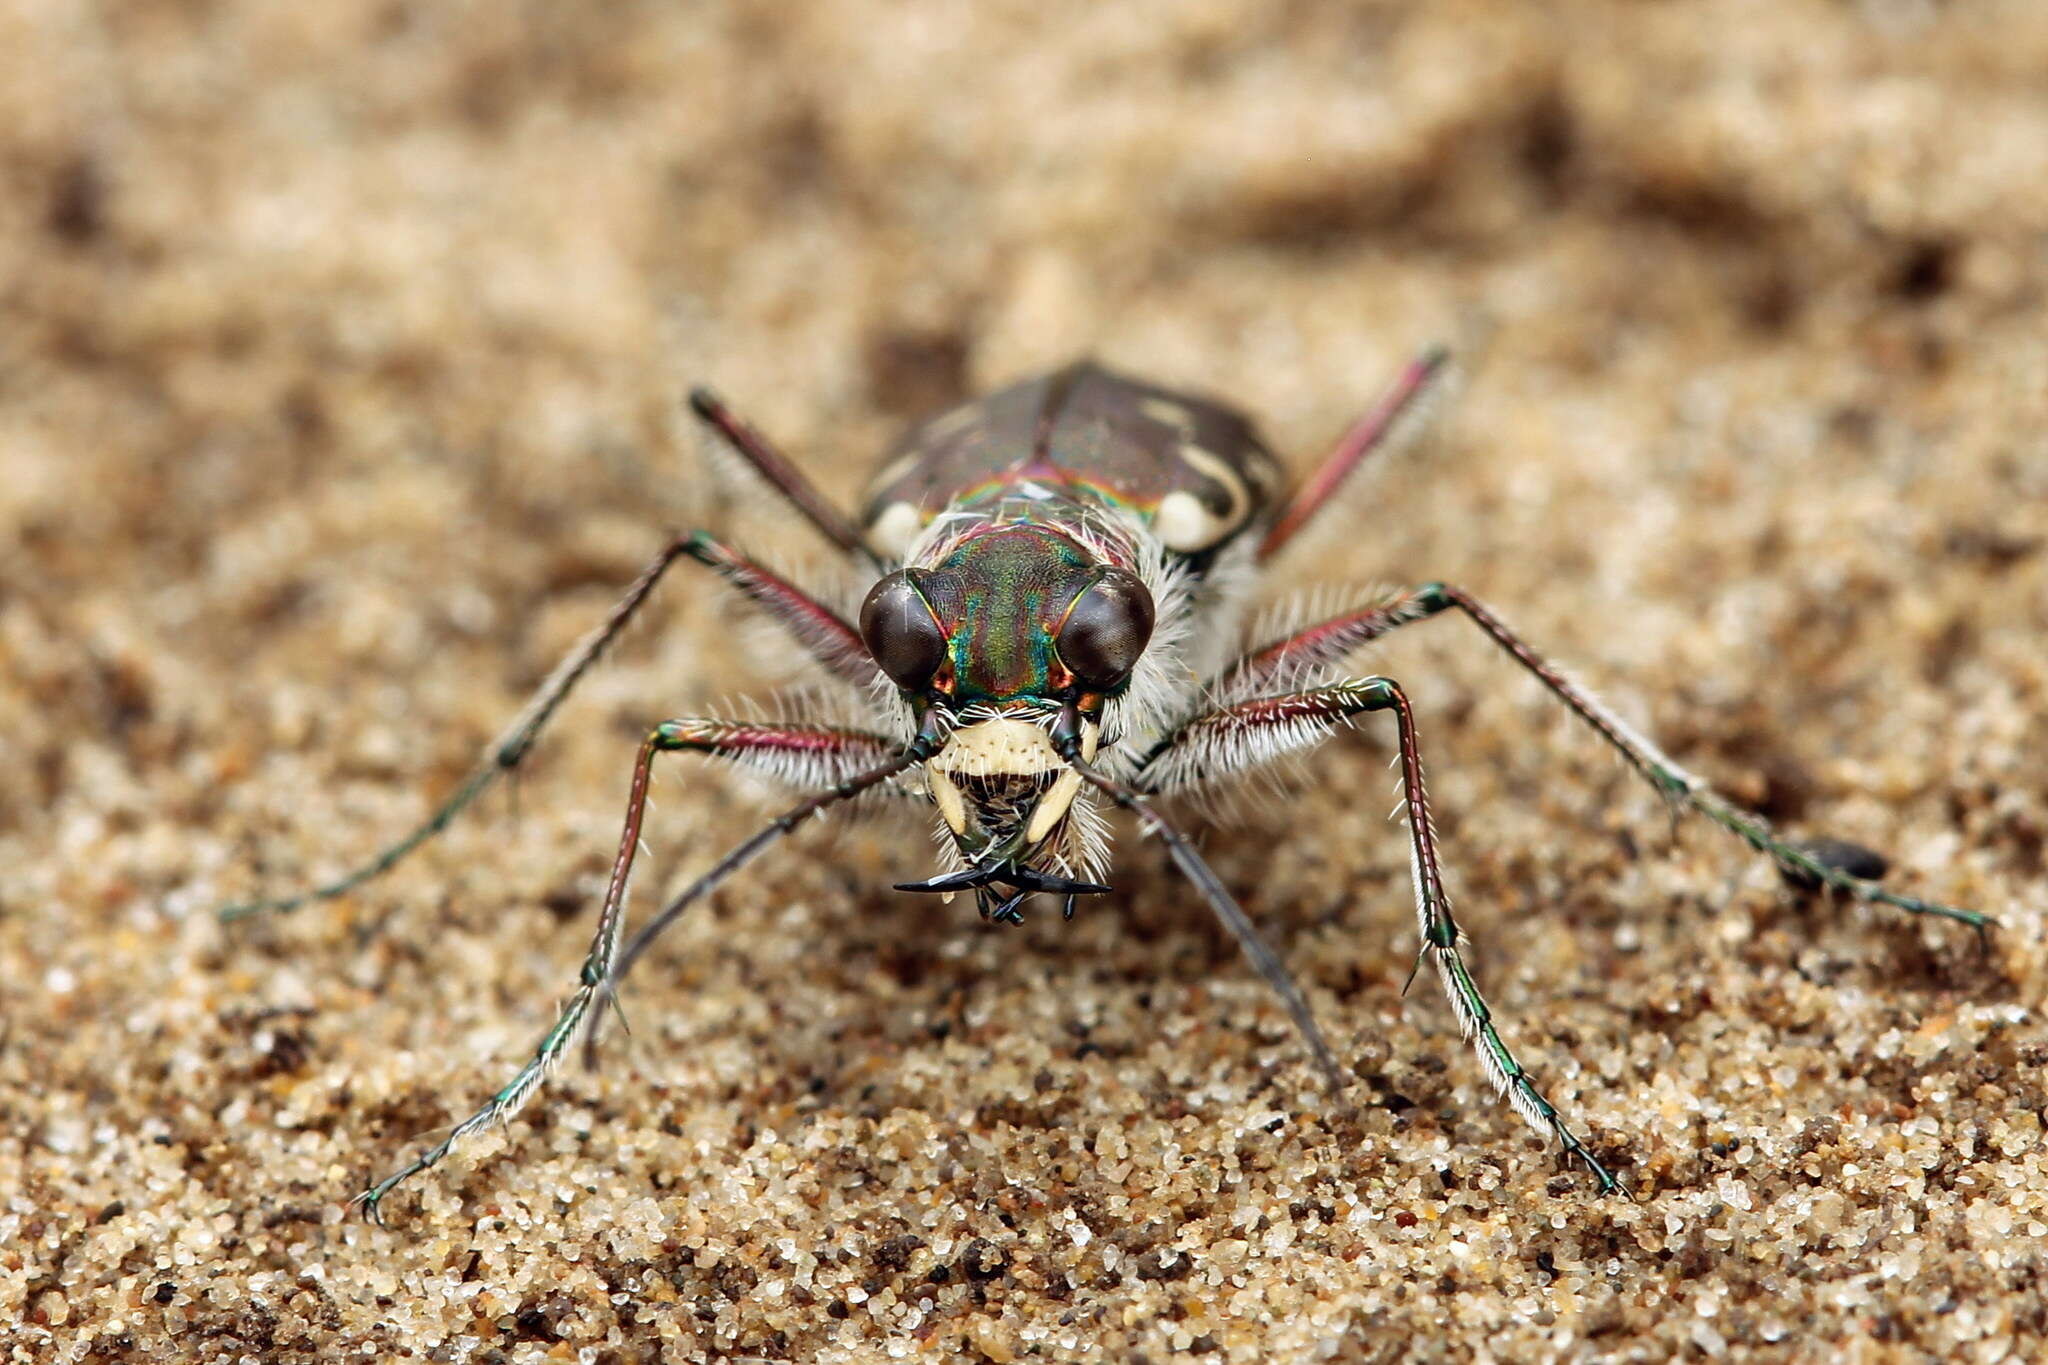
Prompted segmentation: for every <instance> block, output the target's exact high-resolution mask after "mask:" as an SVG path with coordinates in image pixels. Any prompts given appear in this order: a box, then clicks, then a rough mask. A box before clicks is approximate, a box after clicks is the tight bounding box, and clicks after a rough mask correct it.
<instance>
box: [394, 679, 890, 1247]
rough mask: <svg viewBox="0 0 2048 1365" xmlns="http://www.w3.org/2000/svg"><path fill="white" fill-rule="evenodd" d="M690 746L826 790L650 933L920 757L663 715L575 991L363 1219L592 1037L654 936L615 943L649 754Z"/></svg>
mask: <svg viewBox="0 0 2048 1365" xmlns="http://www.w3.org/2000/svg"><path fill="white" fill-rule="evenodd" d="M686 751H687V752H695V753H701V754H704V755H706V756H707V757H713V758H726V759H732V760H734V761H735V762H738V763H741V764H743V765H747V766H753V767H759V768H764V769H766V770H768V771H771V772H774V773H775V774H776V775H777V776H781V777H790V776H792V775H793V772H794V771H796V770H807V771H808V773H809V775H810V776H811V777H812V778H814V779H815V780H816V782H817V783H818V784H819V785H823V786H824V787H825V790H824V791H822V792H820V793H818V794H817V795H814V796H812V797H809V798H808V799H806V800H805V801H804V802H802V803H801V804H799V805H798V806H796V807H794V808H793V809H791V810H789V811H787V812H785V813H784V814H783V815H781V816H779V817H777V819H776V820H775V822H774V823H772V824H770V825H769V826H768V827H767V829H765V830H763V831H762V832H760V833H759V834H756V835H755V836H754V837H753V838H751V839H749V840H748V841H747V842H745V843H743V844H741V845H740V846H739V848H737V849H735V850H734V851H733V852H732V853H729V854H727V855H726V857H725V858H724V859H723V860H722V861H720V862H719V863H718V864H717V865H716V866H715V867H714V868H713V869H712V871H711V873H710V874H709V875H707V876H706V877H704V878H703V879H702V880H700V881H699V882H698V883H697V884H696V885H695V886H693V887H692V888H690V890H689V891H688V892H686V893H685V894H684V895H683V896H682V897H679V898H678V901H677V902H672V903H671V904H670V906H669V907H668V909H667V910H666V911H664V912H663V916H662V917H660V918H658V919H657V920H656V921H655V922H654V923H653V924H652V925H650V926H648V928H649V929H659V928H660V927H663V926H665V925H666V924H667V923H668V922H669V921H670V920H672V919H673V918H674V917H675V915H676V914H678V913H680V907H681V906H684V905H687V904H689V902H690V901H692V900H695V899H697V898H699V897H701V896H702V895H703V894H704V893H706V892H708V891H710V890H711V889H712V888H713V887H715V886H717V885H718V883H719V882H721V881H723V880H724V879H725V877H726V876H728V875H730V874H731V873H732V872H733V871H735V870H737V869H738V868H739V867H740V865H741V864H743V863H745V862H747V861H749V860H750V859H752V858H753V857H754V856H755V854H757V853H759V852H760V851H761V850H762V849H764V848H766V847H767V846H768V844H769V843H771V842H773V840H774V839H775V838H776V837H779V836H780V835H781V834H783V833H787V832H788V831H789V830H791V829H794V828H795V827H796V826H797V825H799V824H801V823H802V822H803V821H804V820H806V819H808V818H809V817H810V816H812V815H814V814H816V813H817V812H818V811H820V810H822V809H824V808H825V807H826V806H828V805H831V804H833V803H835V802H838V801H843V800H846V799H848V798H851V797H854V796H857V795H859V794H860V793H861V792H864V791H867V790H868V789H870V788H872V787H875V786H878V785H880V784H881V783H883V782H885V781H887V780H888V779H889V778H891V777H893V776H895V775H896V774H897V773H900V772H902V771H903V770H904V769H906V768H908V767H910V766H911V765H912V764H914V763H916V762H918V761H919V755H918V752H917V750H916V749H915V748H914V747H913V749H912V750H910V751H909V752H907V753H906V752H905V750H904V749H903V746H901V745H899V744H896V743H894V742H892V741H890V740H887V739H884V738H883V737H881V736H880V735H870V734H864V733H861V732H859V731H853V730H832V729H825V728H823V727H819V726H804V725H753V724H746V723H742V722H735V721H720V720H702V719H694V718H693V719H686V720H670V721H664V722H662V723H661V724H660V725H657V726H656V727H654V730H653V732H652V733H651V734H649V735H648V736H647V739H646V740H645V741H644V742H643V743H642V744H641V746H640V755H639V758H638V759H637V760H636V761H635V762H634V764H633V786H632V793H631V795H630V796H628V798H627V800H626V824H625V829H624V831H623V832H622V833H621V834H620V836H619V852H618V856H617V857H616V858H615V859H614V860H613V862H612V874H611V880H610V882H609V883H608V885H607V886H606V888H605V896H604V908H603V909H602V910H601V911H600V912H599V915H598V921H597V932H596V934H595V936H593V937H592V939H591V941H590V950H589V952H588V953H586V954H585V955H584V958H583V969H582V971H581V973H580V974H579V976H578V985H577V988H576V992H575V994H574V995H572V996H570V997H569V1002H568V1003H567V1004H566V1005H564V1006H563V1007H562V1012H561V1014H560V1015H559V1016H558V1017H557V1018H556V1020H555V1023H554V1027H552V1028H550V1029H549V1030H548V1031H547V1033H545V1034H544V1035H542V1037H541V1040H540V1043H539V1044H538V1045H537V1046H536V1047H535V1048H534V1052H533V1057H532V1059H531V1060H530V1061H528V1062H527V1063H526V1065H525V1066H523V1067H521V1068H520V1070H519V1074H518V1075H516V1076H514V1077H513V1078H512V1080H511V1081H510V1083H508V1084H507V1085H506V1086H504V1088H502V1089H501V1090H499V1091H498V1092H497V1093H496V1094H494V1095H492V1096H491V1098H490V1099H489V1101H487V1102H486V1103H485V1104H484V1105H483V1106H482V1107H481V1108H479V1109H478V1110H477V1111H476V1112H475V1113H473V1114H471V1115H470V1116H469V1117H468V1118H466V1119H464V1120H463V1121H462V1122H461V1123H458V1124H456V1125H455V1127H454V1128H453V1129H452V1130H451V1131H450V1132H449V1134H448V1136H447V1137H445V1138H443V1139H442V1140H441V1141H440V1142H438V1143H436V1144H434V1145H433V1146H432V1147H429V1148H427V1149H426V1150H425V1151H423V1152H421V1153H420V1154H419V1155H418V1156H416V1157H414V1158H413V1159H412V1161H411V1162H409V1163H407V1165H406V1166H405V1167H404V1168H403V1169H401V1170H399V1171H397V1172H395V1173H394V1174H392V1175H389V1176H386V1177H385V1178H384V1179H382V1180H380V1181H378V1182H377V1183H376V1184H374V1185H372V1186H370V1187H369V1188H368V1189H366V1190H364V1191H363V1192H362V1193H361V1194H359V1195H357V1196H356V1202H357V1203H359V1204H361V1205H362V1209H363V1213H364V1215H365V1216H366V1217H369V1218H371V1219H373V1220H375V1221H378V1222H382V1221H383V1219H382V1214H381V1212H380V1206H381V1204H382V1203H383V1200H384V1197H385V1196H386V1195H388V1194H390V1193H391V1191H392V1190H394V1189H396V1188H397V1187H398V1186H399V1185H400V1184H401V1183H403V1182H404V1181H406V1180H409V1179H411V1178H412V1177H413V1176H415V1175H418V1174H419V1173H421V1172H422V1171H425V1170H427V1169H429V1168H430V1167H433V1166H435V1165H437V1164H439V1163H440V1161H441V1160H442V1159H443V1158H444V1157H446V1156H447V1155H448V1153H449V1152H450V1151H452V1150H454V1148H455V1146H456V1144H457V1143H459V1142H461V1141H462V1140H463V1139H465V1138H468V1137H470V1136H472V1135H473V1134H476V1133H479V1132H481V1131H483V1130H484V1129H486V1128H489V1127H491V1126H492V1125H494V1124H498V1123H503V1122H504V1121H506V1120H507V1119H509V1118H511V1117H512V1116H513V1115H514V1114H515V1113H517V1112H518V1111H519V1109H520V1107H521V1106H522V1105H524V1104H525V1103H526V1102H527V1100H529V1099H531V1098H532V1097H533V1093H534V1092H535V1091H536V1090H538V1089H539V1088H540V1086H541V1083H542V1082H543V1081H545V1080H546V1079H547V1074H548V1072H549V1071H551V1070H553V1068H554V1066H555V1064H556V1063H557V1062H558V1061H560V1060H561V1057H562V1054H563V1053H565V1052H566V1051H568V1049H569V1047H570V1045H571V1044H572V1043H573V1042H574V1041H575V1039H576V1037H577V1035H578V1034H579V1033H585V1032H586V1030H588V1031H589V1033H591V1034H593V1035H594V1032H595V1025H596V1022H597V1015H598V1014H599V1013H600V1012H601V1011H602V1009H603V1007H604V1005H605V1004H606V1003H607V1002H608V1001H610V1000H612V999H613V997H614V996H615V994H616V982H617V979H618V976H619V974H621V973H622V972H623V971H624V970H625V968H626V967H627V966H629V965H631V962H632V959H633V958H634V957H635V956H637V955H638V954H639V952H640V951H641V949H642V948H643V947H644V946H645V944H646V941H647V940H648V939H649V938H650V937H651V934H650V933H649V932H648V931H647V930H643V931H642V933H641V934H640V936H639V937H637V938H636V939H634V941H633V942H632V943H631V944H630V945H628V946H627V948H626V951H625V953H624V954H623V955H622V954H621V952H620V942H619V941H620V936H621V933H622V931H623V929H624V927H625V917H626V889H627V886H628V884H629V882H630V881H631V878H632V872H633V861H634V858H635V856H636V855H637V854H638V853H639V850H640V826H641V822H642V820H643V819H644V817H645V815H646V812H647V783H648V778H649V775H650V772H651V770H652V768H653V764H654V756H655V755H656V754H661V753H680V752H686ZM792 762H794V763H795V764H798V765H801V766H800V769H796V770H793V769H792V766H791V765H792Z"/></svg>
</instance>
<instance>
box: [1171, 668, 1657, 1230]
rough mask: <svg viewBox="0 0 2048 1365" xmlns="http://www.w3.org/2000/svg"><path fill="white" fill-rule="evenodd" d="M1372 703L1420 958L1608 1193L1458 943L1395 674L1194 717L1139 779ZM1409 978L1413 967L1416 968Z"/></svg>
mask: <svg viewBox="0 0 2048 1365" xmlns="http://www.w3.org/2000/svg"><path fill="white" fill-rule="evenodd" d="M1368 711H1392V712H1393V713H1394V719H1395V724H1396V727H1397V735H1398V738H1399V742H1400V763H1401V791H1402V795H1403V797H1404V798H1405V799H1404V804H1405V807H1406V810H1407V817H1408V856H1409V866H1410V870H1411V872H1412V874H1413V880H1414V891H1415V913H1416V917H1417V919H1418V920H1419V922H1420V924H1421V929H1422V948H1421V952H1420V954H1419V956H1418V957H1417V959H1416V965H1417V967H1418V968H1419V967H1420V966H1421V964H1422V962H1423V960H1425V959H1427V960H1428V961H1430V962H1431V963H1433V964H1434V965H1435V967H1436V969H1437V974H1438V975H1439V976H1440V977H1442V978H1443V983H1444V991H1445V993H1446V994H1447V995H1449V997H1450V1000H1451V1008H1452V1010H1453V1011H1454V1012H1455V1013H1456V1014H1457V1017H1458V1028H1459V1031H1460V1032H1461V1033H1462V1034H1463V1035H1464V1037H1465V1039H1466V1040H1467V1041H1468V1042H1472V1043H1474V1044H1475V1045H1476V1046H1477V1049H1478V1052H1479V1060H1480V1063H1481V1064H1482V1065H1483V1066H1484V1067H1485V1068H1486V1074H1487V1076H1488V1078H1489V1079H1491V1080H1492V1081H1493V1083H1494V1086H1495V1087H1496V1089H1498V1090H1499V1091H1501V1092H1502V1093H1503V1094H1505V1095H1506V1096H1507V1097H1508V1102H1509V1103H1510V1104H1512V1105H1513V1106H1514V1107H1515V1109H1516V1111H1517V1112H1518V1113H1520V1114H1521V1115H1522V1116H1523V1117H1524V1118H1526V1119H1528V1120H1529V1122H1531V1123H1532V1124H1534V1125H1536V1126H1537V1127H1538V1128H1541V1129H1543V1130H1544V1131H1546V1132H1548V1133H1549V1134H1550V1135H1551V1136H1553V1137H1555V1138H1556V1139H1557V1140H1558V1142H1559V1143H1560V1144H1561V1145H1562V1146H1563V1147H1564V1149H1565V1151H1566V1152H1567V1153H1569V1154H1570V1155H1572V1156H1575V1157H1577V1158H1578V1159H1579V1160H1580V1161H1583V1162H1584V1163H1585V1164H1586V1168H1587V1169H1588V1170H1590V1171H1591V1172H1592V1173H1593V1178H1594V1180H1595V1181H1596V1182H1597V1184H1598V1185H1599V1188H1600V1192H1601V1193H1603V1194H1606V1193H1609V1192H1612V1191H1614V1190H1617V1189H1619V1188H1620V1182H1619V1181H1617V1180H1616V1179H1615V1178H1614V1176H1613V1175H1612V1174H1611V1173H1610V1172H1609V1171H1608V1170H1607V1168H1606V1167H1605V1166H1603V1165H1601V1164H1600V1161H1599V1159H1598V1158H1597V1157H1595V1156H1594V1155H1593V1153H1592V1151H1591V1149H1590V1148H1588V1147H1587V1146H1586V1144H1585V1142H1584V1141H1582V1140H1581V1139H1580V1138H1579V1136H1578V1135H1577V1134H1576V1133H1574V1132H1572V1130H1571V1129H1570V1128H1569V1127H1567V1126H1566V1125H1565V1122H1564V1120H1563V1119H1562V1118H1561V1117H1560V1116H1559V1115H1558V1112H1557V1109H1556V1107H1555V1106H1553V1105H1552V1104H1551V1103H1550V1101H1549V1100H1547V1099H1545V1098H1544V1097H1543V1094H1542V1092H1541V1091H1539V1090H1537V1089H1536V1085H1535V1082H1534V1081H1532V1080H1531V1079H1530V1078H1529V1073H1528V1072H1527V1071H1525V1070H1524V1069H1523V1067H1522V1064H1521V1063H1520V1062H1518V1061H1516V1060H1515V1055H1514V1053H1513V1052H1511V1051H1510V1050H1509V1049H1508V1045H1507V1043H1506V1042H1505V1041H1503V1040H1502V1038H1501V1036H1500V1031H1499V1030H1498V1029H1497V1028H1496V1027H1495V1026H1494V1022H1493V1011H1492V1009H1491V1008H1489V1007H1488V1005H1487V1003H1486V998H1485V997H1484V996H1483V995H1481V994H1480V991H1479V983H1478V982H1477V981H1476V980H1475V979H1474V978H1473V975H1472V969H1471V968H1470V967H1469V966H1468V965H1467V964H1466V962H1465V958H1464V954H1463V953H1462V952H1461V951H1460V947H1461V945H1462V944H1463V943H1464V942H1465V941H1466V940H1465V936H1464V934H1463V932H1462V931H1461V930H1460V929H1459V928H1458V924H1457V921H1456V920H1455V919H1454V918H1453V917H1452V915H1451V900H1450V897H1449V895H1448V894H1446V893H1445V891H1444V886H1443V871H1442V867H1441V865H1440V863H1439V860H1438V857H1437V844H1436V827H1435V825H1434V823H1433V822H1432V821H1431V819H1430V815H1429V794H1428V792H1427V791H1426V790H1425V788H1424V786H1423V781H1422V755H1421V752H1420V750H1419V749H1418V747H1417V744H1416V739H1415V715H1414V712H1413V710H1412V709H1411V708H1410V706H1409V704H1408V697H1407V694H1406V693H1404V692H1403V691H1402V690H1401V688H1400V686H1399V685H1398V684H1397V683H1395V682H1394V681H1393V680H1392V679H1390V678H1365V679H1362V680H1358V681H1346V682H1339V683H1334V684H1332V685H1330V686H1328V687H1319V688H1315V689H1312V690H1310V691H1305V692H1291V693H1285V694H1282V695H1279V696H1271V697H1259V698H1254V699H1253V700H1250V701H1244V702H1239V703H1237V704H1235V705H1232V706H1225V707H1221V708H1218V709H1217V710H1214V711H1210V712H1208V713H1206V714H1204V715H1200V716H1197V717H1195V718H1194V719H1193V720H1191V721H1189V722H1187V723H1186V724H1185V725H1183V726H1182V727H1181V728H1180V729H1178V730H1176V731H1174V732H1173V733H1172V734H1170V735H1169V736H1167V738H1166V739H1164V740H1163V741H1161V742H1160V744H1159V745H1158V746H1156V747H1155V748H1154V749H1153V751H1152V752H1151V753H1150V754H1148V755H1147V756H1146V757H1145V759H1144V760H1143V761H1142V763H1141V766H1140V767H1139V770H1138V775H1137V778H1136V783H1137V785H1139V786H1140V787H1141V788H1142V789H1144V790H1146V791H1148V792H1156V793H1159V794H1162V795H1164V794H1170V793H1172V792H1174V791H1176V790H1185V789H1188V788H1190V787H1193V786H1195V785H1197V784H1200V783H1206V782H1209V781H1212V780H1215V779H1217V778H1220V777H1223V776H1227V775H1229V774H1230V773H1233V772H1241V771H1243V770H1245V769H1247V768H1251V767H1255V766H1258V765H1260V764H1263V763H1267V762H1270V761H1272V760H1273V759H1276V758H1280V757H1283V756H1285V755H1287V754H1291V753H1299V752H1301V751H1303V750H1306V749H1309V748H1312V747H1314V746H1315V745H1317V744H1319V743H1321V742H1322V741H1323V740H1324V739H1325V738H1327V737H1328V736H1329V734H1330V733H1331V732H1332V731H1333V730H1335V729H1336V728H1337V727H1338V726H1340V725H1348V724H1350V723H1351V721H1352V718H1353V717H1355V716H1358V715H1360V714H1362V713H1364V712H1368ZM1411 979H1412V977H1411Z"/></svg>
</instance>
